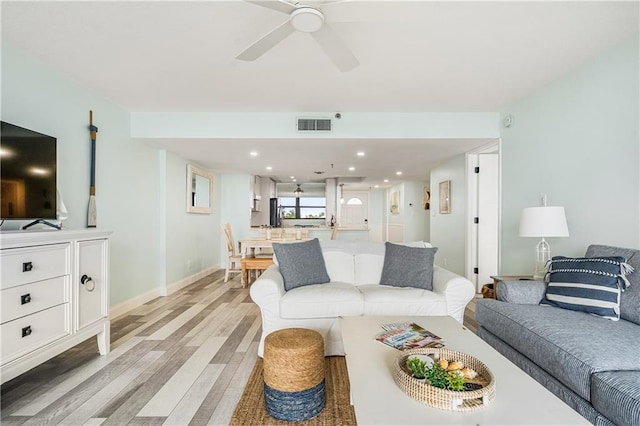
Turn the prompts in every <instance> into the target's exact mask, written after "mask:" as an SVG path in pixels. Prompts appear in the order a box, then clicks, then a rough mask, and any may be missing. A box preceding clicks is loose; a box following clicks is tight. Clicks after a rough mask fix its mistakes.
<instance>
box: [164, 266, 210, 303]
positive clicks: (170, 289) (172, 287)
mask: <svg viewBox="0 0 640 426" xmlns="http://www.w3.org/2000/svg"><path fill="white" fill-rule="evenodd" d="M218 269H220V268H218V267H215V266H212V267H210V268H207V269H204V270H202V271H200V272H198V273H195V274H193V275H191V276H189V277H185V278H183V279H181V280H180V281H176V282H175V283H173V284H169V285H168V286H167V287H165V288H163V289H160V290H161V292H162V295H163V296H168V295H170V294H173V293H175V292H176V291H178V290H182V289H183V288H185V287H186V286H188V285H191V284H193V283H195V282H196V281H198V280H199V279H201V278H204V277H206V276H207V275H209V274H212V273H213V272H214V271H216V270H218Z"/></svg>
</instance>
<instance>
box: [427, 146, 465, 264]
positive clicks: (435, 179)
mask: <svg viewBox="0 0 640 426" xmlns="http://www.w3.org/2000/svg"><path fill="white" fill-rule="evenodd" d="M445 180H450V181H451V186H450V188H451V198H450V206H451V213H450V214H441V213H440V200H439V184H440V182H442V181H445ZM466 193H467V188H466V175H465V156H464V155H458V156H456V157H454V158H453V159H451V160H449V161H448V162H446V163H444V164H442V165H440V166H439V167H437V168H435V169H433V170H432V171H431V210H430V213H431V223H430V226H431V244H432V245H433V246H434V247H438V251H437V252H436V256H435V260H434V263H435V264H436V265H439V266H442V267H444V268H446V269H449V270H450V271H453V272H455V273H457V274H460V275H462V276H464V275H465V217H466V199H467V196H466Z"/></svg>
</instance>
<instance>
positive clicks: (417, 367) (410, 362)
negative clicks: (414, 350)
mask: <svg viewBox="0 0 640 426" xmlns="http://www.w3.org/2000/svg"><path fill="white" fill-rule="evenodd" d="M407 368H408V369H409V370H411V374H412V375H413V377H415V378H416V379H424V378H425V375H426V372H427V370H428V368H427V363H426V362H425V361H423V360H421V359H419V358H416V357H409V358H408V359H407Z"/></svg>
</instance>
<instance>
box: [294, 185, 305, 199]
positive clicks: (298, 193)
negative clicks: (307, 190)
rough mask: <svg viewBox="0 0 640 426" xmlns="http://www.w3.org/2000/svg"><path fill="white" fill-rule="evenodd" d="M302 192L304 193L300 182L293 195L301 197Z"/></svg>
mask: <svg viewBox="0 0 640 426" xmlns="http://www.w3.org/2000/svg"><path fill="white" fill-rule="evenodd" d="M302 194H304V191H303V190H302V188H300V184H298V187H297V188H296V190H295V191H293V195H295V196H296V198H300V196H301V195H302Z"/></svg>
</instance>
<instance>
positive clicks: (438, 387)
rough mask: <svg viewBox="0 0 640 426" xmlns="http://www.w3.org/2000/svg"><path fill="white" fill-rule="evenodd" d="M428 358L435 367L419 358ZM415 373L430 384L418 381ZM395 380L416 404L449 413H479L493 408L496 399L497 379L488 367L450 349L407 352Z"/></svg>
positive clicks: (396, 364) (396, 369) (395, 366)
mask: <svg viewBox="0 0 640 426" xmlns="http://www.w3.org/2000/svg"><path fill="white" fill-rule="evenodd" d="M424 355H427V356H429V357H431V358H432V359H433V360H434V362H433V363H432V365H430V366H427V365H426V362H425V361H424V360H421V359H420V358H417V357H422V356H424ZM414 359H417V360H415V361H414ZM423 363H424V365H423ZM414 370H415V372H417V373H418V375H422V376H424V377H425V378H426V380H421V379H418V378H416V377H414ZM393 379H394V381H395V382H396V384H397V385H398V386H399V387H400V389H402V391H403V392H404V393H406V394H407V395H409V396H410V397H411V398H413V399H415V400H416V401H418V402H421V403H423V404H426V405H429V406H431V407H435V408H440V409H442V410H448V411H475V410H478V409H481V408H483V407H486V406H487V405H489V403H490V402H491V401H493V400H494V399H495V396H496V394H495V378H494V376H493V374H492V373H491V371H490V370H489V368H487V366H486V365H485V364H484V363H482V362H481V361H480V360H478V359H477V358H475V357H473V356H471V355H468V354H465V353H462V352H458V351H454V350H450V349H446V348H442V349H433V348H422V349H412V350H409V351H405V352H403V353H402V354H401V355H399V356H397V357H396V359H395V361H394V364H393ZM454 389H455V390H454Z"/></svg>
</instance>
